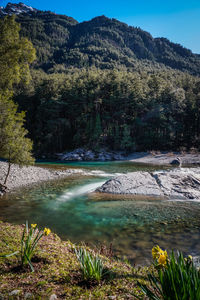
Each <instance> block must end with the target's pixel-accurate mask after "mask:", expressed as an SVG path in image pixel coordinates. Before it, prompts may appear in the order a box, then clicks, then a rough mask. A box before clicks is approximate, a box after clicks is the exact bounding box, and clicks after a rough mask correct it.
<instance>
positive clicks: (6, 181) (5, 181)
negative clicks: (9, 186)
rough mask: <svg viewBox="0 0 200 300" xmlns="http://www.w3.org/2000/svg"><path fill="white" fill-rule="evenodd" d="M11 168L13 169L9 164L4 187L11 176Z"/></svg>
mask: <svg viewBox="0 0 200 300" xmlns="http://www.w3.org/2000/svg"><path fill="white" fill-rule="evenodd" d="M10 168H11V163H10V162H8V172H7V174H6V178H5V180H4V185H6V182H7V180H8V176H9V174H10Z"/></svg>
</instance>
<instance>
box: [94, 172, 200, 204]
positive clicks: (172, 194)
mask: <svg viewBox="0 0 200 300" xmlns="http://www.w3.org/2000/svg"><path fill="white" fill-rule="evenodd" d="M97 191H99V192H102V193H112V194H129V195H144V196H153V197H165V198H167V199H200V169H199V168H198V169H183V170H180V169H179V170H178V169H175V170H173V171H160V172H153V173H150V172H134V173H128V174H124V175H120V176H117V177H114V178H112V179H110V180H108V181H107V182H106V183H104V184H103V185H102V186H101V187H100V188H99V189H98V190H97Z"/></svg>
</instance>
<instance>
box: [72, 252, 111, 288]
mask: <svg viewBox="0 0 200 300" xmlns="http://www.w3.org/2000/svg"><path fill="white" fill-rule="evenodd" d="M75 254H76V256H77V259H78V261H79V263H80V267H81V271H82V274H83V278H84V280H87V281H88V280H96V281H98V282H99V281H100V280H101V279H102V278H103V276H105V274H106V273H108V272H107V271H106V270H105V268H104V264H103V261H102V259H101V258H100V257H99V256H98V255H92V254H91V253H90V252H88V251H87V250H86V249H84V248H81V247H80V248H75Z"/></svg>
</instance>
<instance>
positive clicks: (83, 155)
mask: <svg viewBox="0 0 200 300" xmlns="http://www.w3.org/2000/svg"><path fill="white" fill-rule="evenodd" d="M57 156H58V158H59V159H60V160H66V161H112V160H123V159H124V158H125V157H124V156H123V153H122V152H114V151H112V152H111V151H106V150H105V149H101V150H99V151H93V150H86V149H83V148H79V149H75V150H74V151H72V152H67V153H60V154H57Z"/></svg>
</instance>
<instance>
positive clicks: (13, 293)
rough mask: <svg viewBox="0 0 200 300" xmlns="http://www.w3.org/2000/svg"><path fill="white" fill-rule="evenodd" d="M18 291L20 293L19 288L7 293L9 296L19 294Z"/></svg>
mask: <svg viewBox="0 0 200 300" xmlns="http://www.w3.org/2000/svg"><path fill="white" fill-rule="evenodd" d="M20 293H21V291H20V290H14V291H12V292H11V293H9V296H19V294H20Z"/></svg>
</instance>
